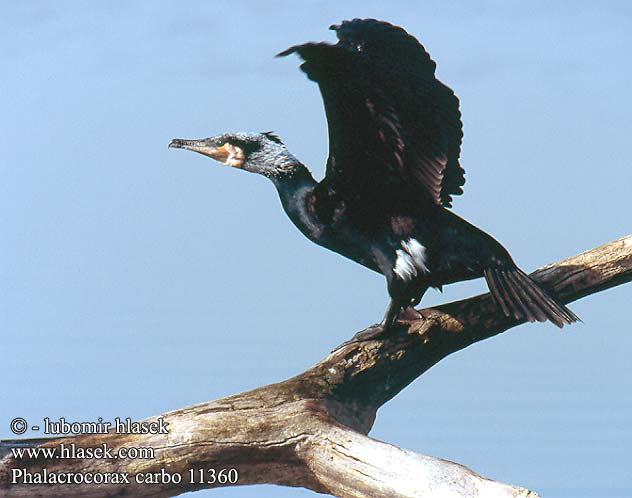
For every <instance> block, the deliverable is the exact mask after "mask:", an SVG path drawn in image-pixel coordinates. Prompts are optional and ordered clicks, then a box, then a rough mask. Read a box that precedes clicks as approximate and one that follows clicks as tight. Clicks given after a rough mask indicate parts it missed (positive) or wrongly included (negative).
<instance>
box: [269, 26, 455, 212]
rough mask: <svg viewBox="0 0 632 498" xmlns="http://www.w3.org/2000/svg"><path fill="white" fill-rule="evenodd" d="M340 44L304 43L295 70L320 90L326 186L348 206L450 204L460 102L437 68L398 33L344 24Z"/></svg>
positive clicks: (339, 33)
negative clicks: (384, 202)
mask: <svg viewBox="0 0 632 498" xmlns="http://www.w3.org/2000/svg"><path fill="white" fill-rule="evenodd" d="M332 29H334V30H336V34H337V36H338V39H339V41H338V43H337V44H336V45H331V44H327V43H306V44H303V45H297V46H294V47H291V48H289V49H287V50H286V51H284V52H282V53H281V54H279V55H288V54H291V53H297V54H298V55H300V56H301V58H302V59H303V60H304V61H305V62H304V63H303V64H302V65H301V69H302V70H303V71H304V72H305V73H306V74H307V76H308V77H309V78H310V79H311V80H313V81H316V82H317V83H318V85H319V87H320V91H321V94H322V97H323V102H324V105H325V112H326V114H327V122H328V125H329V159H328V161H327V175H326V178H325V180H324V182H323V183H324V184H326V185H327V187H328V188H331V189H332V190H334V191H336V193H338V194H340V195H342V196H343V197H345V198H346V199H347V200H348V201H350V202H354V201H356V200H357V201H358V202H361V203H372V202H375V201H378V202H379V200H380V199H388V198H390V199H396V198H397V199H402V200H403V199H409V200H410V199H420V198H424V197H425V198H426V199H429V200H430V201H431V202H434V203H436V204H440V205H444V206H450V204H451V200H452V195H458V194H460V193H462V190H461V187H462V186H463V184H464V183H465V178H464V171H463V169H462V168H461V166H460V165H459V154H460V149H461V139H462V137H463V132H462V124H461V113H460V112H459V101H458V99H457V97H456V96H455V95H454V93H453V92H452V90H451V89H450V88H448V87H447V86H445V85H444V84H443V83H441V82H440V81H439V80H437V79H436V78H435V76H434V70H435V63H434V62H433V61H432V59H431V58H430V56H429V55H428V53H427V52H426V51H425V49H424V48H423V46H422V45H421V44H420V43H419V42H418V41H417V40H416V39H415V38H413V37H412V36H410V35H409V34H408V33H406V31H404V30H403V29H402V28H400V27H397V26H393V25H391V24H389V23H386V22H382V21H377V20H374V19H354V20H353V21H345V22H343V23H342V24H341V25H339V26H332Z"/></svg>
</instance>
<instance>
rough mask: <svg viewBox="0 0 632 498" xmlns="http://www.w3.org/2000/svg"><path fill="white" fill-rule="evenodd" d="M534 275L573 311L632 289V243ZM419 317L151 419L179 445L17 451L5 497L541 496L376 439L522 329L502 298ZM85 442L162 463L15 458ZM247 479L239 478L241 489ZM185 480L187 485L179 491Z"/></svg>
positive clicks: (131, 443) (7, 461)
mask: <svg viewBox="0 0 632 498" xmlns="http://www.w3.org/2000/svg"><path fill="white" fill-rule="evenodd" d="M532 277H533V278H534V279H535V280H536V281H538V282H539V283H540V284H541V285H542V286H544V287H545V288H547V289H549V290H551V291H552V292H553V293H554V294H556V295H557V296H558V297H559V298H560V300H561V301H562V302H564V303H569V302H571V301H574V300H576V299H579V298H581V297H584V296H587V295H589V294H593V293H596V292H599V291H602V290H604V289H608V288H610V287H614V286H616V285H619V284H622V283H624V282H629V281H630V280H632V235H630V236H627V237H623V238H621V239H618V240H615V241H613V242H610V243H608V244H605V245H603V246H600V247H598V248H596V249H592V250H590V251H587V252H584V253H582V254H579V255H576V256H573V257H570V258H568V259H565V260H563V261H560V262H558V263H554V264H551V265H547V266H545V267H543V268H540V269H539V270H537V271H535V272H534V273H533V274H532ZM420 313H421V314H422V318H421V319H419V320H415V321H411V322H406V323H402V322H400V323H399V324H398V327H397V328H396V329H395V330H394V331H392V333H389V334H388V336H387V337H383V338H380V339H378V340H371V341H365V342H352V343H348V344H344V345H342V346H341V347H339V348H338V349H336V350H335V351H333V352H332V353H331V354H330V355H329V356H327V357H326V358H324V359H323V360H322V361H320V362H319V363H317V364H316V365H314V366H312V367H311V368H309V369H308V370H306V371H305V372H303V373H301V374H299V375H297V376H296V377H293V378H290V379H288V380H286V381H283V382H280V383H277V384H271V385H267V386H263V387H260V388H258V389H254V390H252V391H248V392H244V393H240V394H235V395H233V396H229V397H227V398H222V399H219V400H215V401H209V402H206V403H201V404H198V405H194V406H190V407H186V408H181V409H178V410H174V411H172V412H169V413H165V414H162V415H160V416H159V417H158V418H156V417H154V418H151V419H146V420H145V421H144V422H147V423H149V422H153V421H156V420H159V419H162V421H163V422H164V423H166V424H167V429H168V431H167V433H166V434H152V433H147V434H129V433H120V434H118V433H116V431H115V430H110V431H109V432H107V433H105V434H78V435H73V436H70V437H58V438H50V439H38V440H34V439H30V440H29V439H27V440H15V441H4V442H3V444H2V447H0V496H2V497H25V496H28V497H34V496H47V497H74V496H84V497H114V496H138V497H143V496H152V497H167V496H175V495H178V494H180V493H184V492H186V491H193V490H197V489H203V488H212V487H217V486H227V485H240V484H257V483H272V484H280V485H285V486H301V487H305V488H309V489H312V490H314V491H316V492H319V493H328V494H331V495H334V496H338V497H341V498H352V497H353V498H360V497H361V498H365V497H366V498H369V497H371V498H375V497H382V496H388V497H401V498H404V497H405V498H408V497H430V496H432V497H437V496H440V497H455V498H457V497H459V498H475V497H498V498H500V497H530V498H535V497H537V494H535V493H534V492H531V491H529V490H527V489H524V488H520V487H517V486H512V485H508V484H503V483H499V482H497V481H493V480H490V479H486V478H484V477H482V476H480V475H478V474H476V473H475V472H473V471H471V470H470V469H468V468H466V467H464V466H462V465H459V464H456V463H453V462H449V461H447V460H443V459H439V458H434V457H429V456H423V455H419V454H416V453H413V452H410V451H407V450H404V449H401V448H398V447H396V446H393V445H391V444H388V443H385V442H382V441H377V440H375V439H372V438H370V437H368V436H367V434H368V432H369V430H370V429H371V427H372V425H373V422H374V420H375V415H376V412H377V409H378V408H379V407H380V406H382V405H383V404H384V403H386V402H387V401H389V400H390V399H391V398H393V397H394V396H395V395H396V394H397V393H399V392H400V391H401V390H402V389H403V388H404V387H406V386H407V385H408V384H409V383H410V382H412V381H413V380H414V379H415V378H417V377H418V376H420V375H421V374H422V373H424V372H425V371H426V370H428V369H429V368H430V367H431V366H432V365H434V364H435V363H437V362H438V361H440V360H441V359H443V358H444V357H446V356H447V355H449V354H451V353H453V352H455V351H458V350H460V349H462V348H465V347H467V346H469V345H470V344H473V343H475V342H477V341H480V340H483V339H486V338H488V337H492V336H494V335H497V334H499V333H501V332H503V331H505V330H507V329H509V328H511V327H514V326H516V325H518V324H519V323H520V322H518V321H516V320H514V319H512V318H507V317H505V316H504V315H503V314H502V312H501V311H500V310H499V309H498V308H497V307H496V305H495V304H494V302H493V301H492V299H491V296H490V295H489V294H483V295H480V296H475V297H472V298H470V299H466V300H462V301H458V302H453V303H449V304H444V305H441V306H438V307H436V308H428V309H424V310H421V311H420ZM73 443H74V444H75V449H77V448H91V449H95V448H96V449H97V451H98V450H99V449H101V450H103V449H106V448H107V450H109V451H110V452H111V453H112V454H113V455H116V454H117V453H118V452H119V451H120V450H121V449H122V448H150V449H152V451H153V452H154V454H153V455H152V457H151V458H140V459H126V458H82V457H81V456H77V457H75V458H67V459H58V458H50V456H45V455H43V454H39V455H34V454H33V455H30V456H23V457H22V458H18V457H16V455H15V454H14V452H15V450H16V448H18V449H20V448H22V449H24V448H26V447H30V448H38V449H40V451H41V449H42V448H55V449H56V451H58V452H59V451H61V448H62V444H63V445H64V447H65V448H66V449H67V448H69V447H70V445H71V444H73ZM57 454H58V455H59V453H57ZM44 469H46V471H47V473H48V481H49V482H50V481H51V479H52V478H51V475H53V474H54V475H55V477H58V476H61V478H63V479H70V480H71V482H72V481H76V480H84V481H85V480H86V479H90V478H95V476H96V478H97V479H106V478H108V479H109V480H110V481H112V480H119V481H124V479H125V478H126V479H127V480H129V481H130V482H129V484H128V483H125V482H114V483H112V482H110V483H107V484H105V483H104V484H98V485H97V484H85V483H83V484H77V483H73V484H55V485H51V484H47V485H44V484H41V485H40V484H32V483H28V481H29V479H31V480H35V481H37V479H38V476H39V478H42V477H43V475H44ZM231 469H234V470H231ZM235 472H236V473H237V474H238V478H237V479H236V482H232V481H233V480H235V479H234V478H235V476H236V474H235ZM62 473H63V475H62ZM69 473H73V474H69ZM108 473H109V474H108ZM29 476H30V478H29ZM64 476H66V477H64ZM168 476H169V478H168ZM178 476H179V477H180V482H174V479H175V480H177V478H178ZM200 477H204V479H203V481H204V482H200ZM148 478H151V481H152V482H151V483H147V480H148ZM192 478H193V479H192ZM138 479H140V480H142V481H143V482H138ZM25 480H26V482H27V483H25ZM154 480H155V481H158V482H153V481H154ZM167 480H168V481H170V482H164V481H167ZM223 481H226V482H223Z"/></svg>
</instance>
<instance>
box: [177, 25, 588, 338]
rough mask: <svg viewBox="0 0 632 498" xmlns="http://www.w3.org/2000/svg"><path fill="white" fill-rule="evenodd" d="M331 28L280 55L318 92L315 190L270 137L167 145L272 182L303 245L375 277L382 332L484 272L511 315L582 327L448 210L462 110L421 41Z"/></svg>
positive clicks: (390, 32) (459, 180) (379, 31)
mask: <svg viewBox="0 0 632 498" xmlns="http://www.w3.org/2000/svg"><path fill="white" fill-rule="evenodd" d="M332 29H334V30H335V31H336V34H337V36H338V40H339V41H338V43H336V44H335V45H331V44H327V43H306V44H302V45H296V46H294V47H291V48H289V49H287V50H285V51H284V52H281V53H280V54H279V55H280V56H285V55H289V54H292V53H296V54H298V55H299V56H300V57H301V58H302V59H303V60H304V62H303V64H302V65H301V69H302V70H303V71H304V72H305V73H306V74H307V76H308V77H309V78H310V79H311V80H313V81H315V82H316V83H317V84H318V86H319V88H320V91H321V94H322V97H323V102H324V106H325V112H326V115H327V123H328V127H329V158H328V160H327V171H326V176H325V178H324V179H323V180H322V181H321V182H320V183H318V182H316V181H315V180H314V179H313V178H312V176H311V174H310V173H309V171H308V170H307V168H305V166H304V165H303V164H302V163H301V162H300V161H299V160H298V159H296V157H294V156H293V155H292V154H290V153H289V151H288V150H287V148H286V147H285V145H284V144H283V143H282V142H281V140H280V139H279V138H278V137H277V136H276V135H274V134H272V133H270V132H266V133H260V134H253V133H238V134H224V135H219V136H216V137H211V138H207V139H202V140H182V139H174V140H173V141H172V142H171V144H170V146H172V147H178V148H185V149H189V150H193V151H196V152H199V153H202V154H205V155H207V156H210V157H212V158H214V159H217V160H219V161H221V162H224V163H226V164H229V165H231V166H234V167H237V168H240V169H245V170H247V171H252V172H255V173H260V174H263V175H264V176H266V177H268V178H270V179H271V180H272V181H273V182H274V184H275V186H276V187H277V190H278V192H279V195H280V197H281V202H282V204H283V207H284V209H285V210H286V212H287V213H288V215H289V217H290V218H291V219H292V221H293V222H294V224H295V225H296V226H297V227H298V228H299V229H300V230H301V231H302V232H303V233H304V234H305V235H306V236H307V237H308V238H310V239H311V240H312V241H314V242H316V243H317V244H320V245H322V246H324V247H327V248H329V249H331V250H333V251H335V252H337V253H340V254H342V255H344V256H346V257H348V258H350V259H352V260H354V261H357V262H358V263H360V264H362V265H364V266H366V267H368V268H370V269H372V270H375V271H377V272H380V273H382V274H383V275H384V276H385V277H386V280H387V285H388V291H389V294H390V297H391V302H390V304H389V306H388V309H387V311H386V314H385V317H384V320H383V322H382V324H381V325H382V326H381V327H380V328H379V330H380V331H383V330H387V329H388V328H389V327H390V326H391V325H392V324H393V322H394V321H395V320H396V319H397V316H398V314H399V313H400V311H401V310H402V309H405V308H407V307H409V306H413V305H416V304H418V303H419V301H420V299H421V297H422V296H423V294H424V293H425V291H426V290H427V289H428V287H436V288H441V286H442V285H444V284H448V283H451V282H456V281H460V280H468V279H472V278H477V277H482V276H484V277H485V278H486V280H487V283H488V285H489V288H490V291H491V294H492V296H493V297H494V300H495V301H496V303H497V304H498V306H499V307H500V309H501V310H502V312H503V313H504V314H505V315H507V316H509V317H513V318H515V319H517V320H528V321H536V320H537V321H545V320H550V321H551V322H553V323H555V324H556V325H558V326H560V327H561V326H562V325H563V324H564V323H571V322H574V321H576V320H578V318H577V316H576V315H575V314H574V313H573V312H572V311H571V310H569V309H568V308H567V307H566V306H564V305H563V304H562V303H560V302H559V301H558V300H557V299H556V298H555V297H553V296H552V295H551V293H549V292H547V291H546V290H544V289H542V288H541V287H540V286H539V285H538V284H537V283H535V282H534V281H533V280H532V279H531V278H530V277H529V276H528V275H526V274H525V273H524V272H523V271H522V270H520V269H519V268H518V267H517V266H516V264H515V263H514V262H513V260H512V258H511V256H510V255H509V253H508V252H507V251H506V250H505V249H504V248H503V247H502V246H501V245H500V244H499V243H498V242H497V241H496V240H495V239H493V238H492V237H491V236H489V235H488V234H486V233H485V232H483V231H481V230H479V229H478V228H476V227H475V226H473V225H471V224H470V223H468V222H467V221H465V220H463V219H462V218H460V217H458V216H457V215H455V214H454V213H453V212H452V211H450V210H449V209H447V208H448V207H450V206H451V202H452V197H453V196H455V195H459V194H461V193H462V186H463V185H464V183H465V177H464V170H463V168H462V167H461V165H460V164H459V155H460V150H461V141H462V137H463V132H462V123H461V113H460V111H459V101H458V99H457V97H456V96H455V95H454V92H453V91H452V90H451V89H450V88H448V87H447V86H446V85H444V84H443V83H441V82H440V81H439V80H438V79H436V78H435V75H434V72H435V66H436V65H435V63H434V61H433V60H432V59H431V58H430V56H429V55H428V53H427V52H426V51H425V49H424V48H423V46H422V45H421V44H420V43H419V42H418V41H417V40H416V39H415V38H414V37H412V36H411V35H409V34H408V33H406V31H404V30H403V29H402V28H400V27H397V26H393V25H391V24H389V23H386V22H383V21H377V20H375V19H354V20H353V21H345V22H343V23H342V24H340V25H338V26H332Z"/></svg>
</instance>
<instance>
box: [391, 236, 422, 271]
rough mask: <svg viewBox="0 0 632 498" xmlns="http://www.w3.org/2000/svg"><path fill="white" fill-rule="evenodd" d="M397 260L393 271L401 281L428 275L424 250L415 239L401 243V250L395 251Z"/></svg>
mask: <svg viewBox="0 0 632 498" xmlns="http://www.w3.org/2000/svg"><path fill="white" fill-rule="evenodd" d="M395 254H397V259H396V260H395V268H394V269H393V271H394V272H395V275H397V276H398V277H399V278H401V279H402V280H412V279H414V278H415V277H416V276H417V275H419V274H420V273H429V272H430V270H428V267H427V266H426V248H425V247H424V246H422V245H421V244H420V243H419V241H417V240H415V239H408V240H406V241H404V242H402V248H401V249H397V251H395Z"/></svg>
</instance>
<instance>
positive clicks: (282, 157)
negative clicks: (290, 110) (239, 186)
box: [169, 132, 300, 178]
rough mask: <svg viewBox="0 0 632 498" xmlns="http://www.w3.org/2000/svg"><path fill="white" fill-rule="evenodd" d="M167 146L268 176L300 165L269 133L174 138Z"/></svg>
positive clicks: (282, 174) (285, 173) (279, 141)
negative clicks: (190, 151)
mask: <svg viewBox="0 0 632 498" xmlns="http://www.w3.org/2000/svg"><path fill="white" fill-rule="evenodd" d="M169 147H172V148H176V149H187V150H192V151H193V152H198V153H200V154H203V155H205V156H208V157H210V158H213V159H215V160H216V161H219V162H220V163H223V164H227V165H228V166H232V167H233V168H238V169H243V170H246V171H250V172H252V173H259V174H261V175H264V176H266V177H268V178H278V177H282V176H285V175H288V174H289V175H291V174H292V173H293V171H294V169H295V167H296V164H300V163H299V162H298V160H297V159H296V158H295V157H294V156H293V155H292V154H290V153H289V152H288V150H287V148H286V147H285V145H284V144H283V142H281V139H280V138H279V137H277V136H276V135H275V134H274V133H272V132H263V133H225V134H223V135H217V136H215V137H209V138H201V139H199V140H189V139H182V138H174V139H173V140H171V142H170V143H169Z"/></svg>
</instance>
